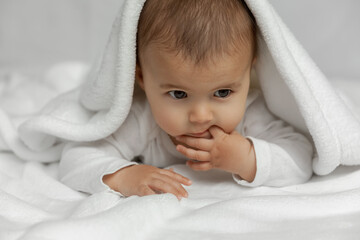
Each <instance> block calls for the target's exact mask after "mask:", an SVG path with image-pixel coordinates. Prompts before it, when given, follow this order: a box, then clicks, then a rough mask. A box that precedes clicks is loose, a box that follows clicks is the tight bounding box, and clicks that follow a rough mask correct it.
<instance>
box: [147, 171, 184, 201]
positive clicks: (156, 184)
mask: <svg viewBox="0 0 360 240" xmlns="http://www.w3.org/2000/svg"><path fill="white" fill-rule="evenodd" d="M160 175H161V176H160V178H155V179H154V180H153V181H152V182H151V183H150V184H149V185H150V187H151V188H152V189H153V190H155V191H161V192H164V193H171V194H174V195H175V196H176V197H177V198H178V199H179V200H180V199H181V198H183V197H187V196H188V194H187V191H186V190H185V189H184V188H183V187H182V186H181V184H180V183H177V184H176V183H175V181H174V180H172V179H171V178H170V177H168V176H166V175H163V174H160Z"/></svg>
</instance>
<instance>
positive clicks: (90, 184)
mask: <svg viewBox="0 0 360 240" xmlns="http://www.w3.org/2000/svg"><path fill="white" fill-rule="evenodd" d="M146 110H147V109H145V111H144V108H141V107H139V105H136V106H135V107H133V108H132V110H131V112H130V113H129V116H128V117H127V119H126V120H125V122H124V123H123V125H122V126H121V127H120V128H119V129H118V130H117V131H116V132H115V133H114V134H113V135H111V136H109V137H107V138H105V139H102V140H99V141H96V142H91V143H69V144H67V146H66V147H65V149H64V151H63V154H62V158H61V161H60V167H59V175H60V179H61V181H62V182H64V183H65V184H67V185H68V186H70V187H71V188H73V189H76V190H79V191H83V192H87V193H96V192H101V191H104V190H109V189H112V190H114V191H116V192H119V193H121V194H122V195H123V196H131V195H139V196H143V195H148V194H154V193H158V192H164V193H165V192H166V193H172V194H174V195H176V196H177V197H178V198H181V197H186V196H187V193H186V191H185V189H184V188H183V186H182V185H181V184H184V185H189V184H190V183H189V181H190V180H188V179H187V178H185V177H183V176H181V175H180V174H177V173H175V172H174V171H171V170H165V169H159V168H156V167H153V166H149V165H138V164H137V163H136V162H132V161H130V160H131V159H133V158H134V157H135V156H138V155H140V154H141V152H142V151H143V149H144V148H145V147H146V146H147V144H148V138H147V136H148V135H149V134H148V132H149V131H151V129H152V128H151V126H149V122H151V121H149V119H148V118H146V116H145V117H144V115H146V112H147V111H146ZM149 129H150V130H149Z"/></svg>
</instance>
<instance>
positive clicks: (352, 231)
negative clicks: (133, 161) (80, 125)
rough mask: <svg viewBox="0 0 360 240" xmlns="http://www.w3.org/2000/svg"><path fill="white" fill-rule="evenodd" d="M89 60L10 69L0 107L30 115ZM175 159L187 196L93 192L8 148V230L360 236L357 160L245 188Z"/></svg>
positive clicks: (0, 193)
mask: <svg viewBox="0 0 360 240" xmlns="http://www.w3.org/2000/svg"><path fill="white" fill-rule="evenodd" d="M85 69H86V67H84V66H82V65H74V64H65V65H64V64H63V65H61V66H60V67H59V66H57V67H55V68H53V69H51V70H50V71H49V72H48V73H47V74H46V75H45V76H46V77H44V78H43V79H40V80H39V79H37V80H36V81H34V80H31V79H28V77H26V76H23V75H19V74H15V75H14V74H12V75H11V74H10V75H9V74H5V75H4V74H3V75H2V77H0V108H1V109H2V110H3V111H6V112H8V113H9V114H10V115H11V116H13V117H16V118H18V119H22V116H23V115H24V114H28V113H31V112H33V111H36V110H37V109H39V107H41V105H42V104H43V102H44V101H45V100H46V99H50V98H51V97H53V96H54V95H56V94H58V93H60V92H62V91H65V90H67V89H69V88H72V87H74V86H76V85H77V84H79V79H80V76H83V73H84V71H85ZM4 76H6V77H4ZM9 76H10V77H9ZM59 80H61V81H60V82H59ZM64 80H67V81H64ZM29 81H31V84H29ZM354 84H355V85H354ZM336 86H338V87H339V88H341V89H343V90H344V91H345V92H346V93H347V94H350V95H351V96H350V98H353V100H354V101H355V102H356V101H358V100H359V99H360V97H359V96H357V95H356V94H354V93H351V91H352V90H353V89H354V87H355V88H356V87H357V88H358V89H359V86H360V85H359V82H358V81H348V80H341V81H340V80H338V81H336ZM34 89H35V90H34ZM30 90H31V91H30ZM39 95H40V96H43V97H42V98H40V99H39V98H36V96H39ZM19 121H21V120H19ZM0 145H1V143H0ZM172 167H173V168H174V170H175V171H177V172H179V173H181V174H183V175H185V176H187V177H189V178H190V179H192V181H193V185H192V186H190V187H187V190H188V192H189V198H188V199H182V200H181V201H178V200H177V198H176V197H175V196H173V195H171V194H162V195H153V196H147V197H137V196H133V197H129V198H121V197H119V196H118V195H116V194H114V193H109V192H102V193H98V194H94V195H91V196H90V195H88V194H85V193H79V192H77V191H74V190H72V189H70V188H69V187H67V186H65V185H64V184H62V183H61V182H59V181H58V163H51V164H41V163H35V162H25V161H23V160H21V159H18V158H17V157H16V156H14V155H13V154H12V153H10V152H6V151H1V152H0V239H1V240H3V239H4V240H13V239H22V240H24V239H25V240H37V239H39V240H40V239H69V240H70V239H87V240H88V239H89V240H90V239H107V240H109V239H152V240H155V239H241V238H246V239H359V234H360V201H359V199H360V167H359V166H353V167H344V166H342V167H339V168H338V169H336V170H335V171H334V172H333V173H331V174H330V175H328V176H324V177H319V176H313V178H312V179H311V180H310V181H309V182H307V183H305V184H300V185H295V186H290V187H283V188H270V187H258V188H246V187H241V186H239V185H237V184H236V183H234V181H233V180H232V177H231V175H230V174H228V173H224V172H221V171H217V170H212V171H209V172H194V171H192V170H191V169H189V168H187V167H186V166H184V165H175V166H172Z"/></svg>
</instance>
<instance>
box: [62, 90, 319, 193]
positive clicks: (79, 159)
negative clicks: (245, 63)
mask: <svg viewBox="0 0 360 240" xmlns="http://www.w3.org/2000/svg"><path fill="white" fill-rule="evenodd" d="M236 130H237V131H238V132H239V133H240V134H242V135H243V136H245V137H247V138H249V139H251V141H252V142H253V144H254V149H255V155H256V176H255V179H254V181H253V182H251V183H249V182H246V181H244V180H241V179H240V178H239V176H236V175H233V178H234V180H235V181H236V182H237V183H239V184H240V185H243V186H251V187H255V186H260V185H265V186H277V187H280V186H286V185H291V184H298V183H302V182H305V181H307V180H308V179H309V178H310V177H311V175H312V163H311V160H312V155H313V147H312V144H311V143H310V142H309V141H308V140H307V139H306V138H305V137H304V136H303V135H301V134H299V133H296V132H295V131H294V129H293V128H292V127H290V126H289V125H287V124H286V123H284V122H283V121H282V120H279V119H277V118H276V117H275V116H274V115H273V114H271V113H270V112H269V110H268V109H267V107H266V105H265V101H264V99H263V96H262V95H261V93H260V91H258V90H250V92H249V95H248V98H247V101H246V111H245V115H244V117H243V119H242V121H241V122H240V123H239V125H238V126H237V127H236ZM137 156H141V159H142V162H143V164H147V165H153V166H156V167H160V168H164V167H168V166H170V165H174V164H185V162H186V160H187V159H186V157H185V156H183V155H182V154H180V153H179V152H177V151H176V149H175V145H174V144H173V143H172V141H171V139H170V137H169V136H168V135H167V134H166V133H165V132H164V131H163V130H162V129H161V128H160V127H159V126H158V125H157V124H156V122H155V120H154V118H153V116H152V113H151V109H150V106H149V104H148V102H147V101H146V100H143V101H134V103H133V104H132V107H131V110H130V113H129V115H128V117H127V119H126V120H125V122H124V123H123V124H122V125H121V127H120V128H119V129H118V130H117V131H116V132H115V133H113V134H112V135H111V136H109V137H107V138H106V139H102V140H99V141H96V142H91V143H73V142H72V143H68V144H67V146H66V147H65V148H64V151H63V154H62V158H61V161H60V170H59V171H60V178H61V181H62V182H64V183H65V184H67V185H68V186H70V187H71V188H73V189H76V190H79V191H83V192H87V193H96V192H100V191H104V190H110V188H109V187H108V186H107V185H105V184H104V183H103V182H102V178H103V176H104V175H106V174H110V173H113V172H116V171H117V170H119V169H121V168H123V167H126V166H129V165H132V164H138V163H137V162H135V161H131V160H133V159H134V158H135V157H137Z"/></svg>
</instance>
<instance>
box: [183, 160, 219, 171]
mask: <svg viewBox="0 0 360 240" xmlns="http://www.w3.org/2000/svg"><path fill="white" fill-rule="evenodd" d="M186 165H188V166H189V167H190V168H191V169H193V170H195V171H208V170H210V169H212V168H213V167H212V164H211V162H194V161H191V160H189V161H187V162H186Z"/></svg>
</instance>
